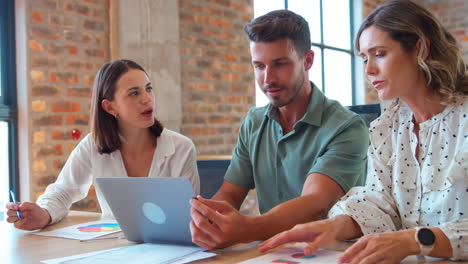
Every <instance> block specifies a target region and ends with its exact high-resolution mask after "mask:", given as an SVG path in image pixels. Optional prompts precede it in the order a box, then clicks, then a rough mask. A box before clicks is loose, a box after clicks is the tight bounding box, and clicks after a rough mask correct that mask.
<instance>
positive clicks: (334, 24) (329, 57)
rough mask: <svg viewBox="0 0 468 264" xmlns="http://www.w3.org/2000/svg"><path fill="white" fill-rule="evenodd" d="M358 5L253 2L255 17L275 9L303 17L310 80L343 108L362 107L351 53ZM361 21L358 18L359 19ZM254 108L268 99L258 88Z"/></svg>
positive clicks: (332, 0) (312, 0)
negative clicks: (310, 57)
mask: <svg viewBox="0 0 468 264" xmlns="http://www.w3.org/2000/svg"><path fill="white" fill-rule="evenodd" d="M356 2H358V1H353V0H326V1H325V0H254V16H255V17H258V16H261V15H264V14H266V13H268V12H269V11H272V10H276V9H288V10H291V11H293V12H295V13H297V14H299V15H301V16H303V17H304V18H305V19H306V20H307V22H308V23H309V29H310V35H311V41H312V47H311V49H312V50H313V51H314V54H315V58H314V65H313V66H312V69H311V70H310V71H309V77H310V80H311V81H312V82H314V83H315V85H317V87H318V88H319V89H321V90H322V92H324V93H325V95H326V96H327V97H328V98H330V99H335V100H337V101H339V102H340V103H341V104H342V105H354V104H356V103H361V102H362V101H363V100H364V98H362V99H361V98H357V96H358V95H360V94H361V93H360V92H359V91H356V87H357V86H361V82H362V75H361V74H360V73H361V71H359V72H358V73H356V70H355V69H356V63H359V62H355V56H354V51H353V45H354V44H353V36H354V26H355V23H356V21H354V17H355V15H354V12H356V14H360V11H358V10H357V9H360V6H358V7H355V6H353V4H355V3H356ZM359 19H360V16H359ZM256 97H257V100H256V103H257V106H262V105H265V104H267V103H268V99H267V98H266V96H265V95H264V94H263V92H262V91H261V90H260V89H259V88H258V87H257V91H256Z"/></svg>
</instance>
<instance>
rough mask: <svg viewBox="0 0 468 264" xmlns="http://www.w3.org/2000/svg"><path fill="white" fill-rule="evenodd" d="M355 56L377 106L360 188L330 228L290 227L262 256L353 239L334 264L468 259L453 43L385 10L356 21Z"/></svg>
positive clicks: (461, 79) (462, 117)
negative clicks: (289, 246)
mask: <svg viewBox="0 0 468 264" xmlns="http://www.w3.org/2000/svg"><path fill="white" fill-rule="evenodd" d="M356 49H357V51H358V52H359V55H360V56H361V57H362V58H363V59H364V63H365V65H366V66H365V72H366V74H367V77H368V79H369V81H370V82H371V83H372V84H373V85H374V88H375V89H376V90H377V92H378V95H379V98H380V99H381V100H391V103H390V105H389V107H386V109H385V110H384V112H383V114H382V116H381V117H380V118H378V119H377V120H375V121H374V122H373V123H371V128H370V139H371V145H370V147H369V150H368V171H367V181H366V185H365V186H364V187H354V188H352V189H351V190H350V191H349V192H348V193H347V194H346V195H345V196H344V197H343V198H342V199H341V201H339V202H338V203H337V204H336V205H335V206H334V207H333V208H332V209H331V210H330V212H329V217H330V218H329V219H325V220H321V221H316V222H310V223H306V224H302V225H297V226H296V227H294V228H293V229H291V230H289V231H285V232H283V233H280V234H278V235H276V236H274V237H272V238H270V239H269V240H267V241H265V242H263V243H262V244H260V246H259V248H260V250H262V251H265V250H268V249H271V248H274V247H277V246H278V245H281V244H283V243H287V242H292V241H304V242H309V244H308V246H307V247H306V248H305V249H304V253H305V254H307V255H310V254H311V253H312V252H313V251H315V250H317V249H318V248H320V247H323V246H326V245H327V244H328V243H329V242H331V241H333V240H347V239H357V238H359V237H360V238H359V240H358V241H357V242H356V243H355V244H354V245H353V246H351V247H350V248H348V249H347V250H346V251H345V252H344V254H343V255H341V257H340V259H339V262H340V263H399V262H400V261H401V260H402V259H404V258H405V257H406V256H409V255H419V256H422V257H423V256H426V255H428V256H433V257H442V258H453V259H468V219H467V214H468V203H467V202H466V201H468V197H467V194H468V178H467V175H468V139H467V138H468V117H467V113H468V97H467V96H466V88H467V81H468V78H467V71H466V68H465V63H464V62H463V59H462V55H461V54H460V50H459V48H458V46H457V43H456V41H455V39H454V38H453V36H452V35H451V34H450V33H449V32H447V31H446V30H445V29H444V28H443V27H442V26H441V24H440V23H439V22H438V21H437V20H436V19H435V18H434V16H433V15H432V14H431V13H430V12H428V11H427V10H425V9H424V8H422V7H420V6H418V5H416V4H415V3H412V2H410V1H403V0H397V1H390V2H387V3H386V4H383V5H382V6H380V7H378V8H377V9H376V10H374V11H373V12H372V13H371V14H370V15H369V16H368V17H367V18H366V19H365V21H364V22H363V24H362V26H361V28H360V30H359V32H358V34H357V38H356Z"/></svg>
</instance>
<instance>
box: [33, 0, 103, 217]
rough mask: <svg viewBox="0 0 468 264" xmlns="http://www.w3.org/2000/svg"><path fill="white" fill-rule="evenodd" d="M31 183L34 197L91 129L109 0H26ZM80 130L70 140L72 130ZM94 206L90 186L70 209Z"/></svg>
mask: <svg viewBox="0 0 468 264" xmlns="http://www.w3.org/2000/svg"><path fill="white" fill-rule="evenodd" d="M28 2H29V3H28V10H27V15H28V17H27V21H26V22H25V23H27V30H28V36H27V43H28V46H29V47H28V49H29V50H28V55H29V56H28V69H27V70H28V73H29V74H28V76H29V84H30V85H29V87H30V88H29V89H30V90H29V95H30V97H29V102H30V109H31V112H30V115H29V116H30V117H31V123H30V131H31V137H32V138H31V142H32V145H31V146H30V158H31V169H30V176H31V179H30V184H31V189H30V192H31V199H32V200H35V199H36V198H37V197H38V196H39V195H40V194H41V193H42V192H43V191H44V189H45V188H46V187H47V185H49V184H50V183H52V182H54V181H55V179H56V177H57V176H58V174H59V173H60V170H61V169H62V167H63V165H64V163H65V161H66V159H67V158H68V156H69V154H70V152H71V151H72V150H73V148H74V147H75V146H76V144H77V143H78V142H79V140H81V139H82V138H83V137H84V135H86V134H87V133H89V126H88V119H89V107H90V98H91V89H92V84H93V81H94V75H95V73H96V72H97V70H98V69H99V68H100V67H101V65H102V64H103V63H105V62H107V61H108V60H109V26H108V24H109V23H108V21H109V16H108V9H109V2H108V1H107V0H86V1H77V0H28ZM72 129H79V130H80V131H82V132H83V133H82V135H81V137H80V138H79V139H77V140H74V139H72V137H71V130H72ZM80 208H83V209H86V210H96V209H97V203H96V199H95V196H94V190H93V189H92V190H90V196H89V197H88V198H87V199H85V200H83V201H81V202H79V203H77V204H75V205H74V209H80Z"/></svg>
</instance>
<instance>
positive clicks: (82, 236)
mask: <svg viewBox="0 0 468 264" xmlns="http://www.w3.org/2000/svg"><path fill="white" fill-rule="evenodd" d="M120 231H121V230H120V226H119V224H117V221H115V220H99V221H93V222H88V223H81V224H78V225H73V226H67V227H63V228H59V229H55V230H51V231H38V232H33V233H31V234H33V235H38V236H49V237H62V238H70V239H79V240H87V239H93V238H96V237H100V236H104V235H108V234H112V233H116V232H120Z"/></svg>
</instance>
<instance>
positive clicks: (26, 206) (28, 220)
mask: <svg viewBox="0 0 468 264" xmlns="http://www.w3.org/2000/svg"><path fill="white" fill-rule="evenodd" d="M6 208H7V209H8V210H7V212H6V214H7V219H6V221H7V222H8V223H13V225H14V226H15V227H16V228H18V229H23V230H36V229H41V228H44V227H46V226H47V225H48V224H49V223H50V221H51V218H50V214H49V212H48V211H47V210H46V209H44V208H42V207H40V206H39V205H37V204H36V203H30V202H24V203H17V204H14V203H7V205H6ZM16 210H19V211H20V213H21V219H19V218H18V216H17V215H16Z"/></svg>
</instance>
